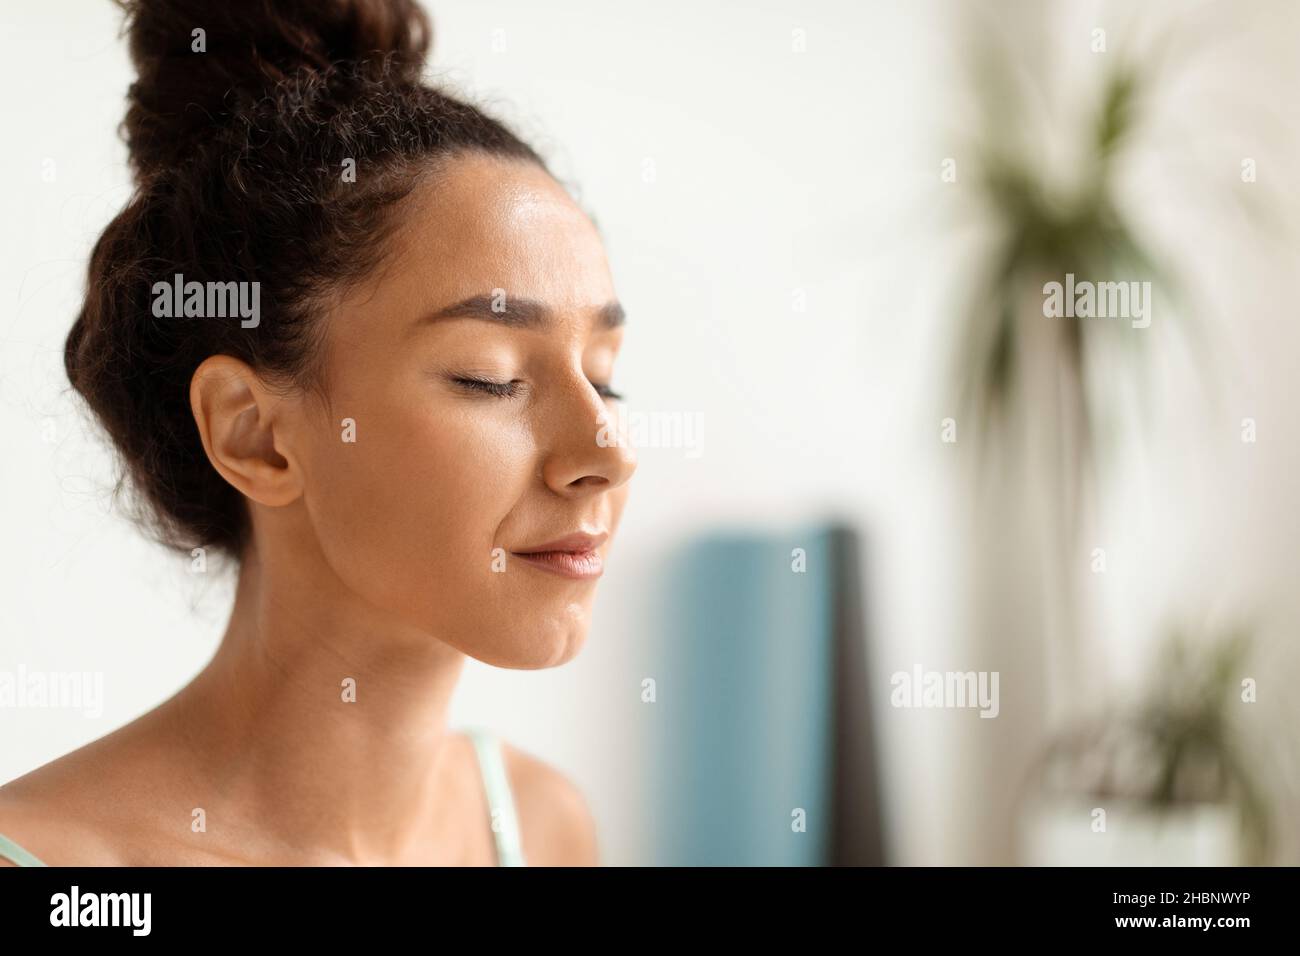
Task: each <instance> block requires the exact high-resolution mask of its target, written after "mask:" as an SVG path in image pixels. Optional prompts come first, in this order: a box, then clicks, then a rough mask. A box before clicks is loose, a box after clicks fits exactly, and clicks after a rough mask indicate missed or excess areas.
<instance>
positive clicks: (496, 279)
mask: <svg viewBox="0 0 1300 956" xmlns="http://www.w3.org/2000/svg"><path fill="white" fill-rule="evenodd" d="M410 199H411V201H410V203H409V204H408V210H407V212H406V215H405V216H404V219H403V223H402V225H401V226H400V227H399V229H398V231H397V233H396V234H395V235H394V236H393V242H394V245H395V248H394V250H393V251H394V253H395V254H396V256H397V258H398V261H399V262H400V266H401V268H400V270H399V271H400V272H401V273H402V274H404V275H405V276H406V277H407V278H408V279H409V280H411V281H412V282H414V283H417V284H418V285H419V287H420V289H421V290H422V293H423V296H422V297H423V299H424V304H425V305H426V306H428V307H437V306H439V305H445V304H447V303H450V302H454V301H459V300H461V299H464V298H468V297H470V296H473V295H482V294H485V293H491V292H492V291H493V290H495V289H502V290H504V291H505V294H506V295H507V296H508V297H519V298H530V299H536V300H539V301H541V302H544V303H546V304H547V305H550V306H552V307H554V308H556V309H560V310H568V309H584V308H588V307H590V306H593V305H603V304H605V303H606V302H608V301H610V300H612V299H613V298H614V297H615V296H614V288H613V281H612V279H611V277H610V274H609V266H608V263H607V262H606V259H605V251H604V245H603V243H602V242H601V240H600V236H599V234H598V233H597V232H596V228H595V226H594V225H593V224H592V222H591V220H590V219H589V218H588V217H587V215H586V214H585V213H584V212H583V211H582V210H581V209H580V208H579V207H578V205H577V204H576V203H575V202H574V201H573V200H572V199H571V198H570V197H569V195H568V194H567V193H566V192H565V191H564V189H563V188H562V187H561V186H560V185H559V184H558V183H556V182H555V180H554V179H552V178H551V176H550V175H549V174H548V173H546V172H545V171H544V170H542V169H540V168H538V167H537V166H536V165H535V164H533V163H527V162H521V161H518V160H503V159H498V158H496V157H491V156H485V155H481V154H467V155H463V156H459V157H456V158H454V159H452V160H450V161H448V162H447V163H445V164H444V165H443V166H442V167H441V168H440V169H439V170H438V172H437V173H436V174H435V175H434V176H433V177H431V178H430V179H429V180H427V181H426V182H425V183H423V184H421V186H419V187H418V188H417V190H416V191H415V192H414V193H412V195H411V197H410Z"/></svg>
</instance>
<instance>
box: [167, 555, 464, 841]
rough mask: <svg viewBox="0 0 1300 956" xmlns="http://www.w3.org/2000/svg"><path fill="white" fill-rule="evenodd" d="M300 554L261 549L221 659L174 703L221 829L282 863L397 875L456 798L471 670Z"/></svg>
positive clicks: (249, 562)
mask: <svg viewBox="0 0 1300 956" xmlns="http://www.w3.org/2000/svg"><path fill="white" fill-rule="evenodd" d="M299 550H300V549H294V550H293V552H292V553H289V554H269V553H266V551H267V549H266V547H265V544H257V545H254V546H253V547H251V548H250V549H249V551H248V553H247V554H246V555H245V558H244V560H243V563H242V565H241V568H240V575H239V584H238V590H237V593H236V598H235V606H234V610H233V612H232V614H231V618H230V622H229V625H228V626H227V629H226V633H225V637H224V639H223V641H222V643H221V646H220V648H219V649H218V651H217V653H216V655H215V656H214V657H213V659H212V660H211V662H210V663H209V664H208V666H207V667H206V668H205V669H204V670H203V671H202V672H201V673H200V674H199V675H198V676H197V677H196V678H195V679H194V681H193V682H191V684H190V685H188V686H187V687H186V688H184V690H182V691H181V692H180V693H179V694H178V695H177V697H176V700H175V705H176V710H177V712H178V714H179V715H180V716H179V719H178V726H179V727H180V729H181V732H182V733H183V735H184V738H185V745H186V747H187V749H188V751H189V753H191V754H192V755H193V759H194V760H195V761H196V766H195V771H194V772H195V774H196V775H197V776H198V777H199V781H197V782H198V783H200V784H201V785H202V789H201V792H207V793H212V794H214V795H215V797H214V803H215V804H216V806H215V807H213V808H210V809H209V810H208V814H209V816H210V817H212V816H215V817H217V819H209V820H208V825H209V828H210V829H219V831H220V832H222V833H223V834H228V835H230V836H231V837H234V838H236V839H238V840H239V843H240V845H241V846H252V847H255V848H256V849H257V852H264V853H266V854H268V855H270V856H273V857H280V858H282V857H289V858H298V857H303V858H311V859H313V860H316V861H322V862H324V861H330V860H335V861H337V862H347V863H359V864H392V863H399V862H401V861H403V860H406V859H408V858H409V857H410V856H411V855H413V854H415V853H416V852H417V851H418V850H419V849H420V847H421V845H426V844H427V843H428V841H429V839H430V838H431V834H433V833H434V832H435V829H436V823H437V819H438V817H439V806H438V805H439V803H440V802H443V801H444V799H445V798H444V797H443V794H446V793H448V792H449V791H448V789H447V787H446V786H440V784H439V781H440V780H442V779H444V778H445V773H444V772H443V771H444V770H445V766H446V763H447V759H448V753H449V751H450V748H449V747H446V746H445V744H446V743H447V741H448V738H449V735H448V729H447V713H448V707H449V705H450V702H451V697H452V694H453V692H454V690H455V686H456V681H457V679H458V678H459V676H460V671H461V668H462V666H463V665H464V661H465V658H464V655H463V654H461V653H460V652H459V651H456V650H454V649H453V648H451V647H450V646H449V645H447V644H445V643H443V642H441V641H438V640H435V639H432V638H431V637H430V636H429V635H428V634H427V633H426V632H422V631H420V630H419V629H417V628H414V627H412V626H411V625H410V624H407V623H403V622H400V621H398V620H395V619H394V618H393V616H392V615H391V614H389V613H387V612H384V611H383V610H381V609H379V608H376V607H374V606H373V605H370V604H368V603H366V602H364V601H362V600H361V599H359V598H358V597H357V596H356V595H355V594H352V593H351V592H349V591H348V589H347V588H346V587H344V586H343V584H342V582H340V581H338V579H337V577H336V576H335V575H334V573H333V572H332V571H331V570H330V569H329V567H328V565H327V564H326V562H325V561H324V560H323V558H322V557H321V556H320V554H319V551H318V550H316V549H314V548H313V549H302V550H309V551H310V553H307V554H302V553H299ZM444 816H445V814H444ZM236 831H243V832H242V833H239V834H238V835H236ZM444 832H447V831H444ZM223 843H224V841H223Z"/></svg>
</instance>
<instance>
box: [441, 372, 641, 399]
mask: <svg viewBox="0 0 1300 956" xmlns="http://www.w3.org/2000/svg"><path fill="white" fill-rule="evenodd" d="M454 381H455V382H456V384H457V385H461V386H463V387H464V388H467V389H469V390H470V391H476V392H486V393H487V394H488V395H492V396H494V397H496V398H512V397H514V395H515V393H516V392H518V390H519V385H520V384H521V383H520V382H519V381H518V380H513V381H509V382H490V381H488V380H487V379H482V378H468V377H465V376H457V377H456V378H455V379H454ZM591 384H592V385H593V386H594V387H595V389H596V392H597V393H598V394H599V395H600V396H601V398H612V399H614V400H615V401H622V400H623V395H622V394H621V393H619V392H616V391H614V390H613V389H612V388H610V387H609V386H608V385H599V384H597V383H595V382H592V383H591Z"/></svg>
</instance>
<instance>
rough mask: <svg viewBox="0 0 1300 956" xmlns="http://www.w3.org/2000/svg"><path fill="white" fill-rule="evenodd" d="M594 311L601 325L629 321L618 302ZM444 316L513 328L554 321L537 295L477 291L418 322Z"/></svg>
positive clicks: (614, 326) (540, 326) (608, 326)
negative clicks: (477, 293)
mask: <svg viewBox="0 0 1300 956" xmlns="http://www.w3.org/2000/svg"><path fill="white" fill-rule="evenodd" d="M592 315H593V316H594V317H595V319H596V328H598V329H617V328H619V327H620V326H621V325H623V323H624V322H626V321H627V313H626V312H624V311H623V306H621V305H620V304H619V303H618V302H607V303H605V304H604V305H602V306H600V307H599V308H597V309H595V310H593V312H592ZM441 319H479V320H480V321H483V322H496V323H497V324H498V325H504V326H506V327H508V328H512V329H544V328H547V327H548V326H549V325H550V324H551V322H552V321H553V319H554V313H553V312H552V311H551V310H550V309H549V308H548V307H547V306H545V305H544V304H542V303H541V302H538V301H537V300H535V299H512V298H509V297H505V298H501V297H499V296H491V295H475V296H471V297H470V298H468V299H465V300H464V301H462V302H457V303H456V304H455V305H449V306H447V307H446V308H445V309H439V310H438V311H437V312H434V313H431V314H430V315H427V316H425V317H424V318H423V319H421V320H420V322H419V324H420V325H425V324H426V323H429V322H437V321H439V320H441Z"/></svg>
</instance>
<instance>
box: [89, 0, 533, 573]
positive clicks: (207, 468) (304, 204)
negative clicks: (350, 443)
mask: <svg viewBox="0 0 1300 956" xmlns="http://www.w3.org/2000/svg"><path fill="white" fill-rule="evenodd" d="M118 2H119V4H120V5H121V6H122V7H123V8H124V9H125V12H126V26H125V29H126V31H127V34H128V36H129V40H130V51H131V57H132V60H133V61H134V64H135V67H136V70H137V72H138V78H137V80H136V81H135V82H134V83H133V84H132V85H131V88H130V91H129V93H128V103H129V108H128V110H127V113H126V119H125V121H124V123H123V127H122V133H123V137H124V139H125V140H126V143H127V146H128V148H129V150H130V161H131V167H132V171H133V173H134V177H135V186H136V188H135V191H134V193H133V195H132V197H131V199H130V201H129V202H128V203H127V205H126V208H124V209H123V210H122V211H121V212H120V213H119V214H118V215H117V217H116V218H115V219H113V221H112V222H111V223H109V225H108V227H107V228H106V229H105V230H104V232H103V234H102V235H101V236H100V238H99V240H98V242H97V243H96V244H95V247H94V251H93V253H92V254H91V258H90V269H89V276H88V282H87V289H86V298H85V303H84V305H83V306H82V309H81V313H80V315H79V316H78V317H77V320H76V323H75V324H74V325H73V327H72V331H71V332H70V333H69V335H68V339H67V344H66V346H65V350H64V365H65V368H66V370H67V374H68V379H69V380H70V381H71V383H72V385H73V387H74V388H75V389H76V390H77V391H78V392H79V393H81V395H82V396H83V397H84V398H85V400H86V402H87V403H88V404H89V406H90V408H91V409H92V410H93V412H94V413H95V415H96V417H97V418H98V420H99V422H100V423H101V424H102V425H103V427H104V429H105V430H106V431H107V433H108V435H109V436H110V438H111V439H112V441H113V443H114V445H115V446H116V448H117V451H118V453H119V456H120V459H121V462H122V466H123V467H122V479H121V481H119V485H118V488H119V491H127V492H129V501H128V508H129V510H130V511H131V512H132V513H133V514H134V516H135V517H136V518H137V519H138V520H141V521H142V522H143V523H144V524H145V525H146V527H148V528H149V529H150V530H152V531H153V533H154V534H155V536H156V537H158V538H159V540H161V541H163V542H165V543H167V544H169V545H172V546H174V547H179V548H184V549H186V550H188V549H190V548H192V547H195V546H204V547H208V548H216V549H223V550H225V551H227V552H229V553H231V554H233V555H235V556H238V555H239V554H240V553H241V552H242V550H243V547H244V545H245V543H246V542H247V539H248V534H249V530H250V529H249V519H248V513H247V509H246V507H245V505H244V502H243V500H242V496H241V495H240V493H239V492H238V491H236V490H235V489H234V488H233V487H231V486H230V485H229V484H228V483H227V482H226V481H225V480H224V479H223V478H222V477H221V476H220V475H219V474H218V473H217V471H216V469H214V468H213V467H212V465H211V464H210V463H209V461H208V460H207V457H206V455H205V454H204V451H203V446H202V442H201V441H200V438H199V433H198V428H197V426H196V424H195V422H194V418H193V415H192V413H191V410H190V402H189V385H190V379H191V378H192V376H193V374H194V370H195V369H196V368H197V367H198V365H199V363H200V362H202V361H203V359H205V358H207V357H208V356H210V355H215V354H226V355H232V356H235V357H237V358H239V359H242V360H243V361H245V362H247V363H248V364H249V365H250V366H252V367H253V368H255V369H257V370H259V372H261V373H263V374H264V375H265V376H266V377H267V379H268V381H278V382H284V383H286V384H289V385H293V386H297V387H310V386H313V385H316V384H319V382H318V380H317V373H318V368H317V364H316V360H317V359H318V357H319V354H320V348H319V330H320V323H319V322H318V321H316V317H317V316H318V314H319V312H320V309H321V304H322V302H323V301H324V300H325V299H326V297H327V296H329V295H331V294H334V293H337V292H338V291H340V290H342V289H344V288H346V287H347V285H348V284H349V283H350V282H354V281H356V280H357V279H359V278H361V277H362V276H364V275H366V274H367V273H369V272H370V271H371V270H372V269H373V268H374V267H375V266H376V265H377V264H378V261H379V257H380V256H381V255H382V250H383V245H384V244H383V241H382V240H383V239H384V238H385V237H386V236H387V235H388V233H389V231H390V229H391V226H392V224H393V222H394V218H395V217H394V216H393V215H392V212H393V207H394V204H395V203H396V202H398V201H399V200H400V199H401V198H402V197H404V196H406V195H407V194H409V193H410V191H411V190H412V189H413V188H414V187H415V185H416V184H417V183H418V182H419V181H420V180H421V179H422V177H425V176H427V175H430V174H431V173H432V174H436V169H437V168H438V164H439V163H440V161H442V160H443V159H445V158H448V157H450V156H454V155H456V154H458V153H462V152H465V151H481V152H485V153H488V154H492V155H498V156H502V157H508V158H513V159H519V160H523V161H528V162H534V163H536V164H538V165H539V166H541V167H542V168H545V164H544V163H543V161H542V160H541V159H540V158H539V157H538V156H537V154H536V153H534V151H533V150H532V149H531V148H530V147H529V146H528V145H526V144H525V143H524V142H522V141H521V140H520V139H519V138H517V137H516V136H515V135H514V134H513V133H511V132H510V131H509V130H508V129H506V127H505V126H503V125H502V124H501V123H499V122H497V121H496V120H494V119H492V118H490V117H489V116H487V115H485V114H484V113H483V112H482V111H480V110H479V109H477V108H476V107H474V106H472V105H470V104H468V103H466V102H464V101H462V100H459V99H456V98H454V97H452V96H450V95H448V94H446V93H444V92H440V91H439V90H436V89H434V88H432V87H430V86H427V85H424V84H423V83H422V82H421V73H422V72H423V68H424V64H425V57H426V55H427V52H428V49H429V46H430V42H431V27H430V24H429V20H428V18H427V17H426V15H425V14H424V12H423V11H422V10H421V9H420V8H419V7H418V6H417V5H416V4H415V3H414V2H412V0H221V2H217V3H212V2H210V0H118ZM200 30H201V31H203V32H202V34H199V33H198V32H196V31H200ZM200 40H201V41H202V42H201V43H200ZM200 46H205V47H206V49H204V50H203V51H202V52H200V51H199V49H198V47H200ZM347 160H351V161H352V162H353V163H354V164H355V181H347V177H345V176H344V169H345V167H344V163H345V161H347ZM176 273H181V274H182V275H183V276H184V278H185V281H186V282H189V281H191V280H194V281H199V282H231V281H246V282H254V281H255V282H258V283H259V293H260V321H259V323H258V324H257V325H256V326H255V327H249V328H245V327H243V324H242V323H241V322H240V321H239V320H238V319H236V320H233V321H232V320H226V319H198V320H196V319H184V318H159V317H156V316H155V315H154V314H153V310H152V307H151V305H152V303H151V294H152V293H151V290H152V288H153V285H154V283H155V282H159V281H171V279H172V277H173V275H175V274H176Z"/></svg>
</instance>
